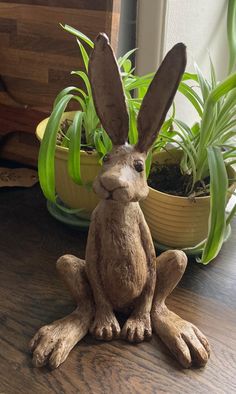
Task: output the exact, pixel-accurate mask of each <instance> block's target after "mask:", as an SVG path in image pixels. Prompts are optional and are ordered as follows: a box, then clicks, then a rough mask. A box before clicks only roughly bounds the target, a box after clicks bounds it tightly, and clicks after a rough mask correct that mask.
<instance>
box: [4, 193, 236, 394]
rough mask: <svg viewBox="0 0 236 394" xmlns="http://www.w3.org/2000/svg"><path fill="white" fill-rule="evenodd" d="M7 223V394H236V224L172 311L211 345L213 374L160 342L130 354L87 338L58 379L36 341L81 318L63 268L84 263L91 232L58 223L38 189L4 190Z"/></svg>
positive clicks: (121, 345) (125, 347)
mask: <svg viewBox="0 0 236 394" xmlns="http://www.w3.org/2000/svg"><path fill="white" fill-rule="evenodd" d="M0 223H1V238H0V323H1V326H0V393H4V394H15V393H24V394H32V393H33V394H34V393H35V394H44V393H45V394H48V393H68V394H74V393H86V394H87V393H95V394H100V393H101V394H103V393H107V394H110V393H119V394H129V393H140V394H141V393H146V394H149V393H158V394H159V393H179V394H180V393H201V394H202V393H217V394H218V393H219V394H223V393H227V394H232V393H235V392H236V376H235V365H236V329H235V327H236V290H235V288H236V265H235V259H236V248H235V244H236V236H235V232H236V222H234V226H233V231H234V232H233V235H232V236H231V238H230V240H229V241H228V242H227V244H225V245H224V247H223V249H222V251H221V253H220V255H219V257H218V258H217V259H216V260H215V261H214V262H213V263H211V264H210V265H209V266H206V267H204V266H201V265H198V264H196V263H195V262H190V263H189V265H188V269H187V271H186V273H185V275H184V277H183V279H182V281H181V283H180V286H179V287H178V288H177V289H176V290H175V291H174V293H173V294H172V295H171V297H170V299H169V303H168V304H169V306H170V307H171V308H173V310H174V311H175V312H177V313H179V314H180V315H181V316H182V317H184V318H185V319H189V320H190V321H192V322H193V323H194V324H196V325H197V326H198V327H199V328H200V329H201V330H202V331H203V332H204V333H205V334H206V336H207V337H208V339H209V341H210V343H211V348H212V353H211V358H210V361H209V363H208V364H207V366H206V368H205V369H200V370H197V369H193V370H182V369H181V368H180V367H179V365H178V364H177V362H176V361H174V360H173V358H172V357H171V355H170V354H169V352H168V350H167V349H166V348H165V346H164V345H163V344H162V343H161V342H160V340H159V339H158V338H156V337H153V339H152V340H151V342H149V343H142V344H139V345H131V344H127V343H126V342H123V341H114V342H110V343H102V342H96V341H95V340H94V339H92V338H91V337H90V336H87V337H86V338H85V339H84V340H83V341H82V342H81V343H80V344H79V345H78V346H76V347H75V349H74V350H73V351H72V352H71V354H70V356H69V357H68V359H67V361H66V362H65V363H64V364H63V365H62V366H61V367H60V368H59V369H58V370H54V371H53V372H51V371H50V370H49V369H47V368H42V369H36V368H33V366H32V363H31V356H30V354H29V351H28V342H29V340H30V339H31V338H32V336H33V335H34V333H35V332H36V330H37V329H38V328H39V327H41V326H42V325H44V324H47V323H50V322H51V321H53V320H55V319H57V318H60V317H62V316H64V315H66V314H67V313H69V312H70V311H72V310H73V307H74V305H73V302H72V300H71V298H70V296H69V293H68V292H67V291H66V289H64V287H63V286H62V283H61V281H60V279H59V278H58V277H57V275H56V269H55V261H56V259H57V258H58V256H60V255H61V254H63V253H72V254H76V255H77V256H79V257H81V258H82V257H84V251H85V245H86V233H85V232H82V231H79V230H76V229H73V228H70V227H67V226H65V225H63V224H61V223H59V222H57V221H56V220H55V219H53V218H52V217H51V216H50V215H49V214H48V212H47V210H46V205H45V200H44V198H43V196H42V194H41V192H40V190H39V187H38V186H36V187H33V188H32V189H25V190H24V189H14V190H7V189H1V192H0Z"/></svg>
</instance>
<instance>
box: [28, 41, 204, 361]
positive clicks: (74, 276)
mask: <svg viewBox="0 0 236 394" xmlns="http://www.w3.org/2000/svg"><path fill="white" fill-rule="evenodd" d="M98 59H99V62H98ZM109 64H111V65H112V66H111V68H109ZM95 65H96V67H95ZM173 68H176V70H175V72H173ZM184 68H185V47H184V46H183V45H182V44H178V45H177V46H175V47H174V48H173V50H172V51H170V52H169V53H168V54H167V56H166V58H165V60H164V62H163V64H162V66H161V73H160V75H161V76H160V77H159V83H160V86H162V87H163V89H164V87H165V89H166V90H165V92H164V91H163V92H162V94H163V97H164V99H163V100H164V104H163V103H162V105H160V107H158V108H155V113H151V110H150V111H149V110H147V117H148V118H149V119H150V122H152V121H153V122H154V123H155V125H156V126H155V128H154V129H155V135H157V133H158V131H159V128H160V126H161V122H162V121H163V120H164V118H165V115H166V112H167V111H168V108H169V106H170V105H171V102H172V99H173V97H174V94H175V92H176V89H177V86H178V82H179V80H180V78H181V75H182V73H183V72H184ZM101 70H106V75H104V74H103V73H101ZM89 74H90V78H91V81H92V84H93V94H94V97H95V105H96V109H97V112H98V114H100V118H101V121H102V122H103V124H106V125H108V124H109V129H107V132H108V134H109V136H110V137H111V139H112V141H113V150H112V151H111V152H110V154H109V155H108V156H107V157H106V158H105V160H104V163H103V166H102V169H101V172H100V174H99V175H98V176H97V178H96V180H95V182H94V190H95V191H96V193H97V194H98V195H99V197H100V198H101V202H100V203H99V204H98V206H97V207H96V209H95V210H94V212H93V215H92V220H91V225H90V229H89V236H88V241H87V248H86V257H85V261H86V262H85V261H83V260H80V259H78V258H76V257H74V256H71V255H65V256H62V257H61V258H60V259H59V260H58V263H57V267H58V269H59V272H60V274H61V276H62V278H63V279H64V281H65V282H66V283H67V286H68V288H69V289H70V291H71V293H72V295H73V297H74V298H75V300H76V302H77V305H78V306H77V308H76V310H75V311H74V312H73V313H72V314H70V315H69V316H67V317H65V318H63V319H61V320H58V321H56V322H54V323H52V324H51V325H48V326H45V327H43V328H41V329H40V330H39V331H38V333H37V334H36V335H35V337H34V338H33V340H32V341H31V344H30V347H31V349H32V351H33V361H34V364H35V365H36V366H38V367H40V366H42V365H45V364H46V363H49V364H50V366H51V367H52V368H56V367H58V366H59V365H60V364H61V363H62V362H63V361H64V360H65V359H66V357H67V356H68V354H69V352H70V350H71V349H72V348H73V347H74V346H75V344H76V343H77V342H78V341H79V340H80V339H81V338H82V337H83V336H85V335H86V333H87V332H88V331H90V332H91V334H92V335H93V336H94V337H95V338H96V339H98V340H107V341H110V340H112V339H113V338H117V337H122V338H123V339H125V340H127V341H129V342H141V341H143V340H148V339H149V338H150V337H151V335H152V328H153V329H154V331H155V332H156V333H157V335H159V337H160V338H161V339H162V341H163V342H164V343H165V344H166V345H167V346H168V348H169V349H170V351H171V352H172V353H173V355H174V356H175V357H176V358H177V359H178V360H179V362H180V363H181V364H182V366H183V367H190V366H191V365H192V364H195V365H197V366H202V365H205V363H206V362H207V360H208V357H209V345H208V342H207V340H206V338H205V337H204V335H203V334H202V333H201V332H200V331H199V330H198V329H197V328H196V327H194V326H193V325H192V324H191V323H189V322H187V321H184V320H182V319H181V318H180V317H179V316H177V315H175V314H174V313H173V312H171V311H169V309H168V308H167V306H166V305H165V300H166V298H167V297H168V295H169V294H170V293H171V291H172V290H173V289H174V288H175V286H176V285H177V283H178V282H179V280H180V278H181V277H182V275H183V273H184V270H185V267H186V264H187V258H186V256H185V254H184V253H183V252H181V251H168V252H165V253H163V254H162V255H161V256H160V257H159V258H158V259H157V258H156V255H155V249H154V246H153V242H152V238H151V234H150V231H149V228H148V226H147V224H146V221H145V219H144V216H143V213H142V211H141V209H140V206H139V201H140V200H142V199H144V198H145V197H146V196H147V194H148V186H147V183H146V177H145V158H146V154H147V151H148V149H149V148H150V147H151V144H152V141H153V133H154V129H153V128H151V129H150V130H149V128H146V126H143V125H145V124H146V123H145V121H144V119H145V111H146V110H145V108H146V109H147V108H148V102H149V101H150V102H154V101H155V99H156V95H157V89H153V87H152V85H151V87H150V89H151V91H149V92H148V93H147V97H148V99H147V100H145V106H144V108H141V110H140V114H141V115H140V119H141V118H142V119H143V120H142V122H139V136H140V137H139V143H138V144H137V146H130V145H128V144H127V143H125V141H126V140H127V134H128V128H127V127H126V126H127V125H126V115H124V114H120V112H119V111H120V109H121V108H122V109H123V110H125V105H124V96H123V92H122V87H121V81H120V77H119V75H118V72H117V65H116V62H115V59H114V56H113V53H112V50H111V48H110V46H109V43H108V41H107V39H106V37H105V36H104V35H100V36H99V37H98V39H97V41H96V43H95V48H94V50H93V53H92V56H91V60H90V66H89ZM105 77H107V78H108V81H110V82H111V81H113V83H104V81H103V79H104V78H105ZM155 81H156V78H154V85H155V84H156V82H155ZM114 86H115V87H116V93H117V94H116V96H115V99H114V100H113V99H112V94H113V93H112V92H113V89H114ZM150 92H151V93H150ZM158 95H159V91H158ZM103 97H105V98H104V100H103ZM107 97H110V101H108V100H107ZM157 97H158V96H157ZM98 98H99V99H98ZM158 100H159V99H158ZM151 108H152V107H151ZM111 111H112V119H114V122H112V121H111V118H110V116H111V115H110V114H111ZM153 111H154V108H153ZM118 122H120V123H119V124H120V126H121V127H122V134H121V137H120V138H121V139H120V142H119V144H116V142H117V141H118V139H119V136H118V134H117V130H118V128H117V123H118ZM125 130H126V134H125ZM150 134H151V135H150ZM121 143H122V144H121ZM116 311H122V312H125V313H126V314H127V315H128V318H127V320H126V322H125V324H124V325H123V327H122V328H121V327H120V325H119V323H118V320H117V318H116V315H115V312H116Z"/></svg>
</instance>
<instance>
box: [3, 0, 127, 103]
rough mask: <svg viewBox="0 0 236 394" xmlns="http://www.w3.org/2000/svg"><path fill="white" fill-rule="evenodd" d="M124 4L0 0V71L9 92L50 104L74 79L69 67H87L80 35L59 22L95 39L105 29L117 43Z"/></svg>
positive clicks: (25, 99) (109, 0)
mask: <svg viewBox="0 0 236 394" xmlns="http://www.w3.org/2000/svg"><path fill="white" fill-rule="evenodd" d="M119 6H120V0H103V1H102V0H98V1H95V0H89V1H85V0H78V1H77V0H76V1H73V0H68V1H67V0H58V1H54V0H53V1H36V2H35V1H17V0H15V1H0V41H1V43H0V56H1V63H0V75H1V76H3V80H4V82H6V84H7V88H8V89H9V91H10V93H11V94H12V95H14V96H15V98H16V100H18V101H20V102H22V103H27V104H28V105H32V106H33V107H36V106H38V107H39V108H46V109H50V108H51V106H52V103H53V100H54V98H55V94H56V93H55V92H59V91H60V90H61V89H63V88H64V87H66V86H68V85H67V83H68V82H70V84H71V81H73V78H72V77H66V72H68V73H69V72H70V71H71V70H76V69H79V68H80V67H82V59H81V55H80V51H79V48H78V45H77V43H76V40H75V37H73V36H71V35H70V34H69V33H67V32H65V31H64V30H63V29H62V28H61V27H60V26H59V23H60V22H62V23H64V24H65V23H67V24H69V25H72V26H73V27H75V28H77V29H79V30H81V31H82V32H84V33H85V34H87V35H88V36H89V37H90V38H92V39H94V38H95V37H96V35H97V34H98V33H99V32H100V31H105V32H106V33H107V34H108V36H110V37H111V40H112V42H113V43H114V46H115V47H116V45H117V36H118V26H119V15H120V9H119ZM54 69H55V70H57V72H56V73H55V75H54V76H53V75H52V74H53V70H54ZM16 80H18V81H16ZM46 84H47V87H46V91H45V85H46ZM36 85H37V86H36ZM30 86H31V90H30ZM35 87H36V91H35V90H34V88H35Z"/></svg>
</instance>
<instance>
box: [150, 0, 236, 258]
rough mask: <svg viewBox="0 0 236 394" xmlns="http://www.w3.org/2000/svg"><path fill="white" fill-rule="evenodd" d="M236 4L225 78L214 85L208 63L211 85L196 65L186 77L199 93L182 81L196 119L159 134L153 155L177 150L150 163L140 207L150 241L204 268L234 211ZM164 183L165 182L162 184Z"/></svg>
mask: <svg viewBox="0 0 236 394" xmlns="http://www.w3.org/2000/svg"><path fill="white" fill-rule="evenodd" d="M235 4H236V3H235V1H230V2H229V8H228V40H229V47H230V48H231V51H230V54H231V55H230V66H229V75H228V76H227V77H226V78H225V79H224V80H223V81H222V82H220V83H218V82H217V80H216V74H215V70H214V67H213V64H212V62H211V61H210V67H211V80H210V81H208V80H207V79H206V78H205V77H204V76H203V75H202V73H201V71H200V70H199V68H198V67H197V66H196V74H193V75H192V76H191V78H192V79H193V81H194V84H195V85H196V84H197V85H198V87H199V90H200V92H199V91H198V90H197V89H196V88H195V87H194V88H193V87H191V86H186V84H185V81H182V82H181V84H180V87H179V90H180V91H181V90H182V92H183V90H184V89H187V91H188V96H187V95H186V96H187V97H188V99H189V101H190V103H191V104H192V105H193V106H194V108H195V109H196V111H197V113H198V115H199V120H198V121H197V122H196V123H194V125H193V126H192V127H189V126H188V125H187V124H186V123H184V122H183V121H180V120H177V119H173V120H172V130H171V131H166V130H164V131H163V130H162V131H161V133H160V135H159V137H158V139H157V141H156V142H155V144H154V147H153V152H155V151H159V150H160V149H161V148H163V146H164V147H165V146H166V143H167V142H171V143H173V144H174V145H175V146H176V147H177V148H176V149H175V150H168V149H167V151H166V152H164V153H161V154H159V155H158V160H154V164H153V166H152V170H151V173H150V177H149V185H150V186H151V187H150V193H149V196H148V198H147V199H146V200H145V201H144V203H143V211H144V214H145V217H146V220H147V222H148V224H149V226H150V228H151V232H152V235H153V237H154V239H156V240H157V241H158V243H159V244H162V246H165V247H168V248H171V247H178V248H181V249H183V248H185V250H186V251H187V252H196V251H201V252H202V257H201V260H200V261H201V262H202V263H204V264H207V263H208V262H209V261H211V260H212V259H213V258H214V257H215V256H216V255H217V254H218V252H219V251H220V249H221V246H222V244H223V242H224V239H226V238H227V237H228V235H229V233H230V221H231V219H232V217H233V215H234V213H235V211H236V204H235V206H234V207H233V209H232V210H231V212H230V213H226V204H227V201H228V199H229V197H230V196H231V195H232V193H233V192H234V189H235V178H236V174H235V171H234V169H233V167H232V165H233V164H234V163H235V162H236V160H235V158H236V144H235V139H234V138H235V137H236V131H235V126H236V120H235V114H236V109H235V106H236V95H235V91H236V73H231V72H232V68H233V66H234V64H235V58H236V52H235V49H234V46H233V40H234V38H233V29H232V26H233V25H234V18H235V17H234V15H235V10H236V5H235ZM232 59H233V60H232ZM173 174H174V175H175V176H173ZM166 179H167V180H168V182H164V181H165V180H166ZM171 180H172V181H173V184H172V185H171V184H170V183H171ZM162 181H163V182H162ZM164 183H166V184H164ZM154 187H155V188H157V189H160V190H161V191H157V190H155V189H154Z"/></svg>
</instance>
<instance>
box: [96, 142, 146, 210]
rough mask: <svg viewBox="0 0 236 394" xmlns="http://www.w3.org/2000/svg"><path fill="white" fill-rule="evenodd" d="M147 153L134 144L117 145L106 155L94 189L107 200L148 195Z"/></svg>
mask: <svg viewBox="0 0 236 394" xmlns="http://www.w3.org/2000/svg"><path fill="white" fill-rule="evenodd" d="M145 159H146V154H145V153H140V152H138V151H137V150H136V148H135V147H134V146H131V145H128V144H125V145H122V146H118V147H117V146H116V147H114V148H113V150H112V151H111V152H110V153H109V154H107V155H106V156H105V157H104V160H103V166H102V169H101V171H100V174H99V175H98V176H97V178H96V179H95V181H94V184H93V187H94V191H95V192H96V193H97V194H98V196H99V197H100V198H102V199H105V200H113V201H120V202H124V203H126V202H133V201H140V200H142V199H144V198H146V197H147V195H148V186H147V181H146V175H145Z"/></svg>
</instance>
